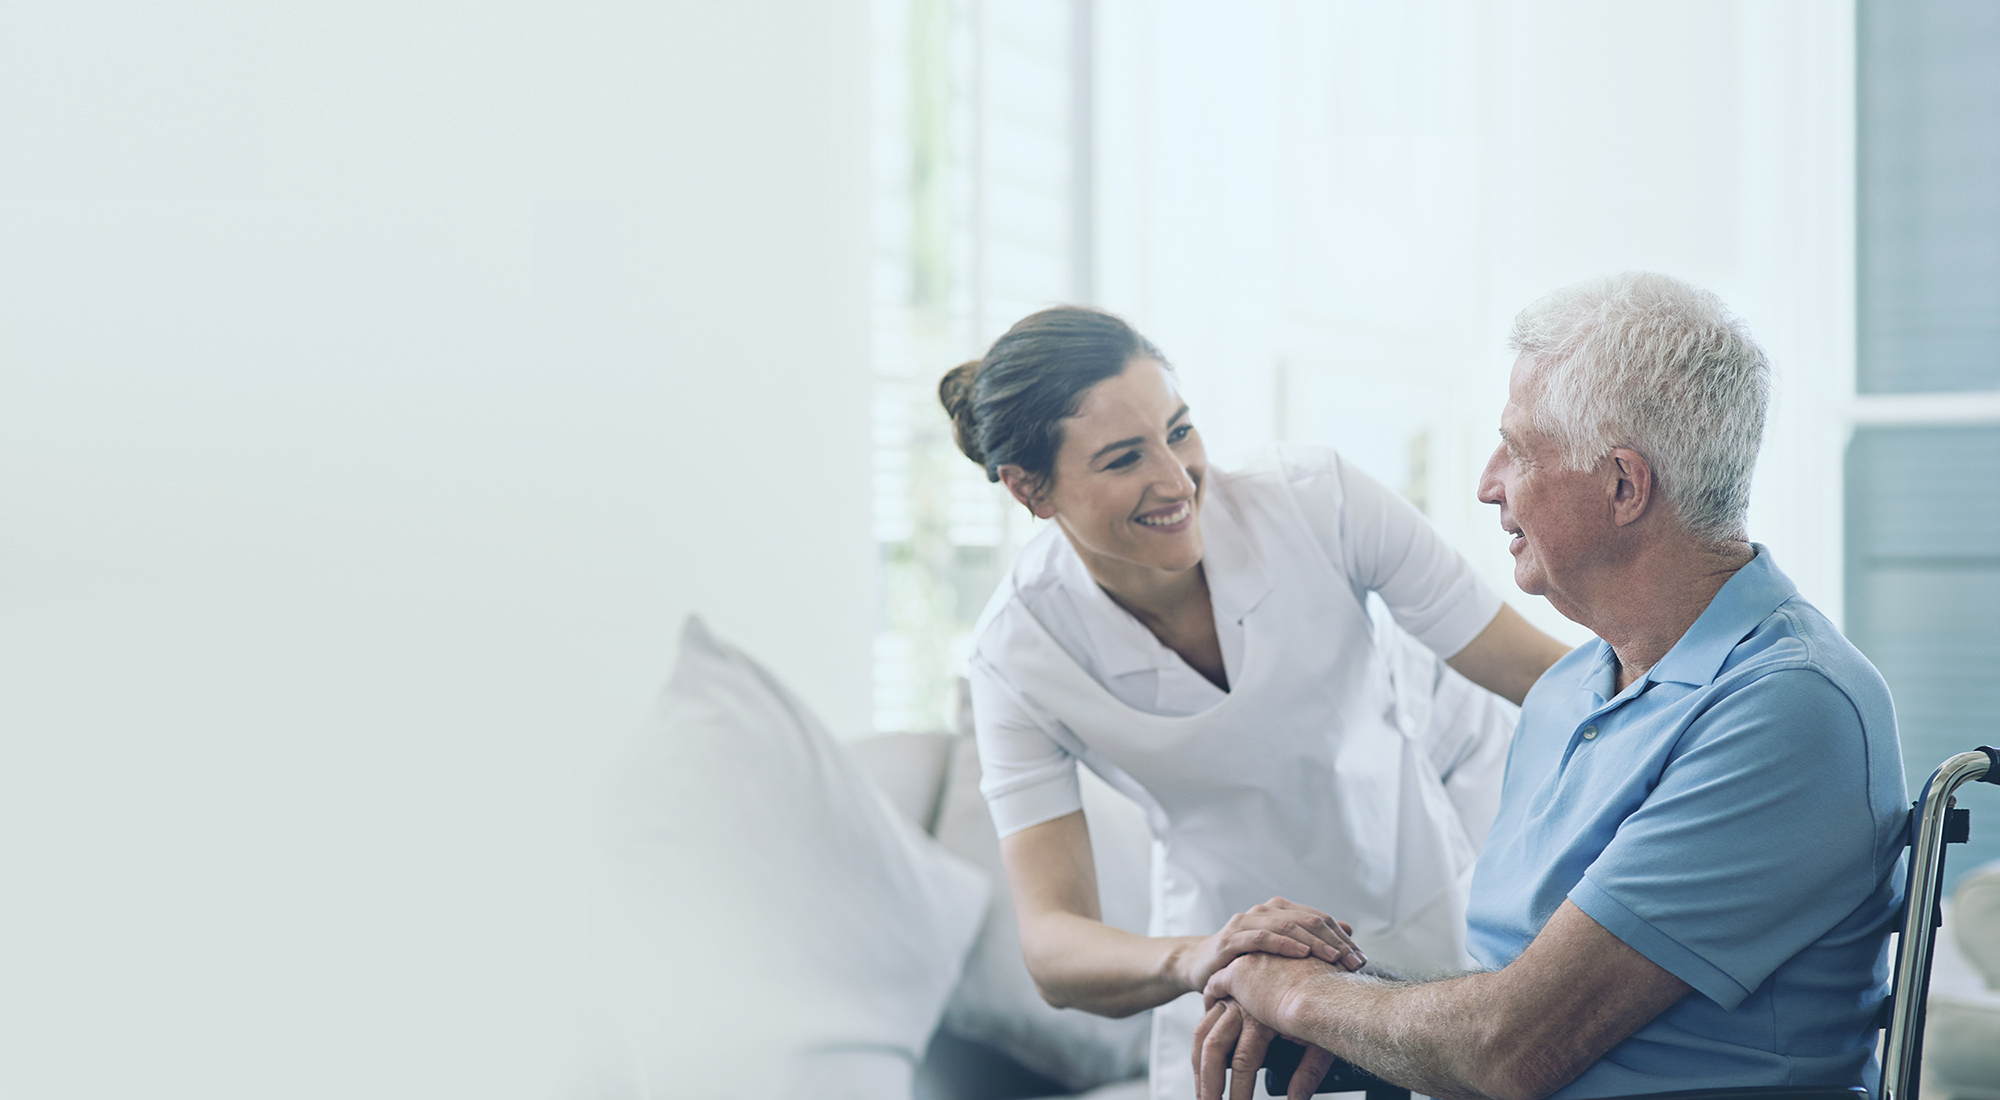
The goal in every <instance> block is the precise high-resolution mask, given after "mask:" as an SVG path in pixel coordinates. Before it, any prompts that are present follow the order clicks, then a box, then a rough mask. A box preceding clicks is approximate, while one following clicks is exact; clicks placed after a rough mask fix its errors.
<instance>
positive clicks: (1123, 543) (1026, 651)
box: [938, 306, 1563, 1096]
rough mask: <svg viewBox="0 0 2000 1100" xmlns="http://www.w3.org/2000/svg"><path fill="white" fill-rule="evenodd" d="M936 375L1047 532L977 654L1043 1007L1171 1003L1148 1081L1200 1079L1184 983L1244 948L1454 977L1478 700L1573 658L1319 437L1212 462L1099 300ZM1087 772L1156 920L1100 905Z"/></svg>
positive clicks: (1140, 349)
mask: <svg viewBox="0 0 2000 1100" xmlns="http://www.w3.org/2000/svg"><path fill="white" fill-rule="evenodd" d="M938 390H939V392H938V396H939V399H940V401H941V402H942V403H943V405H944V407H945V409H946V410H947V411H948V412H949V413H950V414H951V417H952V422H953V427H954V431H955V434H956V436H957V438H958V441H959V445H960V448H961V449H962V450H963V451H964V452H965V454H966V455H967V457H969V458H971V459H972V460H973V461H975V462H977V463H979V464H980V466H981V467H983V468H984V469H985V471H986V475H987V477H988V478H990V479H992V480H994V481H998V482H1001V483H1003V484H1005V485H1006V487H1007V489H1008V491H1009V492H1010V493H1011V494H1012V495H1013V497H1014V499H1015V500H1017V501H1019V502H1020V503H1021V504H1022V505H1023V506H1025V507H1026V508H1027V509H1028V510H1030V511H1031V512H1033V513H1034V515H1036V516H1037V517H1040V518H1042V519H1047V520H1051V521H1053V522H1051V523H1050V524H1049V525H1048V526H1047V527H1045V528H1044V529H1043V530H1042V532H1041V533H1040V534H1038V535H1037V536H1036V537H1035V538H1034V539H1033V540H1032V541H1030V542H1029V543H1028V545H1027V546H1026V548H1025V549H1024V550H1023V551H1022V553H1021V555H1020V557H1019V559H1018V561H1017V562H1016V563H1015V565H1014V567H1013V570H1012V572H1011V574H1010V575H1009V576H1008V577H1007V578H1006V579H1005V580H1003V581H1002V583H1001V585H1000V588H999V590H998V591H997V592H996V593H995V594H994V596H993V599H992V601H991V602H990V603H989V604H988V605H987V609H986V612H985V614H984V615H983V616H981V618H980V623H979V626H978V628H977V629H976V631H975V635H974V643H973V645H974V648H973V653H972V657H971V661H970V665H971V679H972V696H973V725H974V730H975V733H976V734H977V737H978V742H979V752H980V760H981V772H982V776H983V779H982V782H981V790H982V791H983V792H984V794H985V795H986V798H987V803H988V807H989V808H990V810H991V811H992V813H993V817H994V821H995V823H996V825H997V826H998V828H999V831H1000V833H1001V834H1002V837H1003V840H1002V853H1003V857H1004V859H1005V862H1006V866H1007V873H1008V878H1009V880H1010V882H1011V883H1012V885H1013V893H1014V898H1015V906H1016V909H1017V910H1018V913H1019V916H1020V927H1021V944H1022V950H1023V952H1024V954H1025V956H1026V959H1027V964H1028V969H1029V972H1030V974H1032V975H1033V977H1034V979H1035V982H1036V985H1037V986H1038V987H1039V989H1040V990H1041V992H1042V994H1043V996H1044V997H1046V998H1047V999H1048V1000H1049V1001H1050V1003H1052V1004H1056V1005H1059V1006H1067V1007H1076V1008H1082V1009H1085V1010H1087V1011H1091V1012H1096V1013H1100V1014H1103V1015H1110V1016H1125V1015H1130V1014H1131V1013H1134V1012H1139V1011H1143V1010H1145V1009H1149V1008H1159V1009H1160V1010H1159V1011H1157V1012H1155V1013H1154V1017H1153V1021H1154V1042H1153V1066H1152V1074H1153V1077H1152V1080H1153V1090H1154V1095H1156V1096H1168V1095H1184V1094H1191V1093H1192V1092H1193V1081H1192V1079H1191V1076H1190V1069H1189V1065H1188V1053H1189V1050H1190V1047H1189V1042H1190V1039H1191V1036H1192V1034H1193V1029H1194V1025H1195V1023H1196V1022H1197V1020H1198V1018H1199V1015H1200V1011H1199V1007H1200V1001H1199V999H1198V998H1196V997H1192V996H1191V994H1192V993H1193V992H1194V991H1199V990H1200V989H1201V988H1202V986H1203V984H1204V983H1205V982H1206V981H1207V979H1208V977H1209V976H1210V975H1211V974H1213V973H1214V972H1215V971H1216V970H1218V969H1220V968H1221V967H1222V966H1224V965H1227V963H1228V962H1229V961H1230V960H1231V959H1234V958H1236V957H1237V956H1240V955H1243V954H1246V953H1253V952H1269V953H1273V954H1280V955H1288V956H1291V957H1294V958H1304V957H1307V956H1311V957H1315V958H1318V959H1321V960H1322V961H1324V962H1326V963H1329V964H1332V965H1337V966H1342V967H1345V968H1348V969H1356V968H1359V967H1361V966H1363V965H1366V964H1367V963H1368V961H1369V959H1370V958H1371V957H1372V958H1373V959H1374V960H1375V962H1376V963H1378V964H1380V965H1384V966H1388V967H1392V968H1395V969H1398V970H1406V971H1407V970H1423V971H1430V970H1439V969H1451V968H1456V967H1458V966H1460V965H1461V964H1462V963H1463V962H1464V961H1465V957H1464V944H1463V935H1464V933H1463V914H1464V907H1465V885H1466V875H1467V873H1468V872H1469V869H1470V867H1471V863H1472V859H1473V857H1474V855H1475V854H1476V853H1477V850H1478V846H1479V843H1480V842H1481V840H1482V839H1483V837H1484V834H1485V830H1486V826H1487V823H1488V822H1490V820H1491V819H1492V815H1493V811H1494V808H1495V805H1496V804H1495V801H1494V800H1495V798H1496V797H1497V785H1498V780H1499V775H1500V770H1501V765H1502V762H1503V760H1504V756H1505V752H1506V746H1507V739H1508V735H1509V734H1510V732H1511V730H1512V725H1513V709H1512V707H1510V706H1509V705H1508V704H1507V703H1506V702H1504V701H1502V700H1501V699H1500V698H1496V697H1495V695H1493V694H1489V693H1488V692H1489V691H1491V692H1497V693H1498V694H1499V695H1503V696H1506V697H1508V698H1511V699H1514V700H1516V701H1518V700H1519V699H1520V697H1521V696H1522V694H1524V693H1525V691H1526V689H1527V687H1528V685H1529V684H1530V683H1532V682H1533V680H1534V678H1535V677H1536V676H1538V675H1539V674H1540V673H1541V671H1542V670H1543V669H1544V668H1546V667H1547V666H1548V665H1549V663H1550V662H1552V661H1553V660H1554V659H1555V658H1556V657H1557V656H1559V655H1560V654H1561V652H1562V650H1563V647H1561V646H1560V645H1558V644H1556V643H1554V642H1553V641H1552V640H1550V639H1548V638H1547V637H1545V636H1544V635H1542V634H1540V633H1539V632H1538V631H1536V630H1534V629H1533V628H1532V627H1529V626H1528V625H1527V624H1526V623H1525V622H1524V621H1523V620H1522V619H1521V618H1520V616H1518V615H1516V614H1515V613H1514V612H1512V611H1511V610H1509V609H1508V608H1506V607H1505V605H1503V604H1502V603H1501V602H1500V599H1499V597H1498V596H1497V595H1496V594H1494V593H1493V592H1492V591H1491V590H1490V589H1488V588H1487V587H1486V586H1485V585H1484V584H1482V583H1481V582H1480V581H1479V580H1478V579H1477V577H1475V576H1474V574H1473V572H1472V570H1471V568H1470V567H1469V566H1468V565H1467V564H1466V563H1465V561H1464V560H1463V559H1462V558H1460V557H1459V556H1458V554H1456V553H1455V552H1453V551H1452V550H1451V549H1450V548H1449V547H1447V546H1446V545H1445V544H1444V542H1443V541H1442V540H1440V539H1439V538H1438V537H1437V535H1436V533H1435V532H1434V531H1432V530H1431V528H1430V526H1429V524H1428V523H1426V522H1425V520H1424V519H1423V517H1422V516H1421V515H1420V514H1418V513H1417V511H1416V510H1415V509H1414V508H1412V507H1410V506H1409V504H1408V503H1406V502H1405V501H1403V500H1402V499H1401V498H1400V497H1398V496H1396V495H1395V494H1394V493H1392V492H1389V491H1388V490H1385V489H1384V488H1383V487H1382V486H1380V485H1378V484H1376V483H1375V482H1374V481H1373V480H1371V479H1370V478H1368V477H1367V476H1366V475H1365V474H1362V473H1360V472H1359V471H1358V470H1356V469H1354V468H1353V467H1351V466H1348V465H1346V464H1345V463H1343V462H1342V461H1341V459H1340V458H1339V457H1338V456H1337V455H1335V454H1333V453H1332V452H1330V451H1300V452H1291V453H1284V454H1279V455H1275V456H1273V457H1272V458H1271V459H1270V460H1269V461H1267V462H1264V463H1260V464H1258V465H1256V466H1254V467H1252V468H1247V469H1243V470H1236V471H1222V470H1213V469H1211V467H1210V466H1209V463H1208V458H1207V454H1206V452H1205V450H1204V448H1203V444H1202V438H1201V433H1200V431H1199V430H1198V429H1197V428H1196V427H1195V417H1194V414H1193V412H1192V411H1191V410H1190V409H1189V407H1188V404H1187V402H1186V401H1185V400H1184V399H1183V398H1182V396H1181V392H1180V388H1179V386H1178V384H1177V381H1176V378H1175V375H1174V372H1173V368H1172V367H1171V366H1169V365H1168V363H1167V360H1166V357H1165V356H1164V355H1163V354H1161V352H1160V350H1159V349H1158V348H1156V347H1154V346H1153V345H1152V344H1151V343H1149V342H1148V341H1147V340H1146V339H1145V338H1144V337H1142V336H1140V335H1139V334H1138V333H1137V332H1135V331H1134V330H1133V329H1132V328H1131V327H1130V326H1129V325H1127V324H1126V323H1125V322H1124V321H1122V320H1120V319H1118V318H1117V317H1114V316H1112V315H1110V314H1107V313H1103V312H1100V311H1097V310H1091V309H1083V308H1078V307H1068V306H1065V307H1057V308H1054V309H1048V310H1043V311H1042V312H1039V313H1036V314H1033V315H1032V316H1029V317H1028V318H1026V319H1024V320H1022V321H1021V322H1020V323H1019V324H1017V325H1015V326H1014V328H1013V329H1011V330H1009V331H1008V332H1007V334H1006V335H1004V336H1002V337H1001V338H1000V339H999V340H998V341H997V342H995V344H994V345H993V348H992V349H991V350H990V351H989V352H988V353H987V355H986V356H985V357H984V358H983V359H981V360H979V361H977V362H973V363H967V364H965V365H963V366H960V367H958V368H956V369H954V370H953V371H951V372H950V373H949V374H947V375H946V376H945V378H944V379H943V380H942V382H941V383H940V385H939V388H938ZM1371 597H1379V599H1377V600H1375V601H1374V603H1375V605H1376V608H1377V610H1376V611H1371V607H1370V603H1371ZM1381 609H1386V612H1385V613H1381ZM1447 663H1448V665H1449V667H1447ZM1453 669H1456V670H1457V671H1453ZM1460 673H1463V674H1464V675H1460ZM1467 677H1470V680H1468V679H1467ZM1475 684H1476V685H1478V686H1475ZM1481 687H1484V688H1486V689H1488V691H1482V690H1481ZM1078 762H1081V763H1083V764H1085V765H1086V766H1088V767H1090V768H1091V769H1092V770H1093V771H1095V772H1097V773H1098V774H1099V775H1100V776H1102V777H1103V778H1104V779H1105V780H1107V781H1108V782H1110V783H1111V784H1112V785H1113V786H1116V787H1118V788H1119V789H1121V790H1122V791H1124V792H1125V793H1126V794H1127V795H1129V796H1131V797H1132V798H1134V799H1135V800H1136V801H1138V802H1139V804H1140V805H1141V806H1143V807H1145V809H1146V811H1147V814H1148V818H1149V821H1150V824H1151V827H1152V830H1153V834H1154V837H1155V840H1156V841H1157V842H1158V845H1159V847H1158V848H1157V852H1158V853H1159V855H1158V858H1156V860H1155V888H1154V897H1155V899H1156V900H1155V907H1154V913H1153V918H1152V928H1151V931H1152V932H1153V935H1151V936H1137V935H1133V934H1131V933H1127V932H1123V931H1120V930H1118V929H1116V928H1113V927H1111V926H1109V925H1106V924H1104V923H1102V921H1101V920H1100V917H1099V909H1098V898H1097V886H1096V872H1095V869H1094V867H1093V865H1092V863H1091V849H1090V843H1089V829H1088V824H1087V822H1086V821H1085V819H1084V815H1083V812H1082V809H1081V801H1080V797H1079V794H1078V786H1077V777H1076V765H1077V763H1078ZM1288 898H1289V899H1295V900H1287V899H1288ZM1364 952H1365V953H1364ZM1160 1006H1165V1007H1160ZM1324 1065H1325V1063H1324V1062H1323V1061H1322V1062H1309V1063H1308V1066H1307V1069H1308V1071H1310V1070H1311V1069H1313V1068H1314V1067H1315V1066H1317V1067H1318V1068H1323V1067H1324Z"/></svg>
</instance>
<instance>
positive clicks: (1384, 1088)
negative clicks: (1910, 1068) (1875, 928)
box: [1264, 1036, 1849, 1100]
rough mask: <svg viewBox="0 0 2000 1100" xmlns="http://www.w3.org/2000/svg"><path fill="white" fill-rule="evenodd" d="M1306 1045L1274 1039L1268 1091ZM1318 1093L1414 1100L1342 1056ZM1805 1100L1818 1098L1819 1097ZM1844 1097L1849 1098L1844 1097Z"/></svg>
mask: <svg viewBox="0 0 2000 1100" xmlns="http://www.w3.org/2000/svg"><path fill="white" fill-rule="evenodd" d="M1305 1056H1306V1048H1305V1047H1303V1046H1300V1045H1299V1044H1297V1043H1294V1042H1292V1041H1291V1040H1290V1039H1286V1038H1283V1037H1282V1036H1281V1037H1279V1038H1276V1039H1272V1040H1271V1049H1269V1050H1267V1051H1265V1052H1264V1092H1265V1093H1266V1094H1267V1095H1270V1096H1283V1095H1285V1086H1287V1085H1289V1084H1290V1083H1291V1080H1292V1071H1294V1070H1296V1069H1298V1068H1299V1063H1300V1062H1302V1061H1304V1060H1305ZM1313 1092H1314V1093H1316V1094H1317V1093H1322V1092H1366V1093H1367V1094H1368V1100H1410V1090H1409V1089H1406V1088H1404V1087H1403V1086H1401V1085H1392V1084H1390V1083H1389V1082H1387V1081H1384V1080H1382V1079H1381V1078H1380V1077H1377V1076H1375V1075H1374V1074H1372V1073H1370V1072H1368V1071H1367V1070H1365V1069H1362V1068H1360V1067H1359V1066H1355V1065H1353V1064H1351V1063H1348V1062H1343V1061H1341V1060H1340V1059H1339V1058H1335V1059H1334V1060H1333V1068H1331V1069H1329V1070H1327V1071H1326V1076H1325V1077H1323V1078H1321V1079H1320V1083H1319V1087H1318V1088H1316V1089H1314V1090H1313ZM1801 1100H1817V1098H1816V1097H1808V1098H1801ZM1840 1100H1849V1098H1848V1097H1841V1098H1840Z"/></svg>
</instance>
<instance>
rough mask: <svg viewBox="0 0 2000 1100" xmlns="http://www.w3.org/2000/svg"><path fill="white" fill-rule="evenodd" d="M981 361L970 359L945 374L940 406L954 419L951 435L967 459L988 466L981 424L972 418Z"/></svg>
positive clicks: (940, 394) (939, 390)
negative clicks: (980, 439)
mask: <svg viewBox="0 0 2000 1100" xmlns="http://www.w3.org/2000/svg"><path fill="white" fill-rule="evenodd" d="M981 362H982V360H979V359H971V360H967V361H966V362H963V363H960V364H959V365H958V366H955V367H953V368H951V369H950V370H948V371H946V372H944V377H943V378H941V379H939V380H938V404H940V405H943V406H944V411H945V414H946V415H947V416H949V417H951V436H952V439H954V440H955V441H957V443H958V449H959V450H960V451H963V452H964V453H965V457H967V458H969V459H971V460H972V461H974V462H977V463H979V464H980V465H981V466H985V465H986V452H985V451H983V450H981V449H980V447H979V424H978V422H977V421H976V420H974V419H973V415H972V389H973V386H974V384H976V383H977V382H978V381H979V367H980V364H981Z"/></svg>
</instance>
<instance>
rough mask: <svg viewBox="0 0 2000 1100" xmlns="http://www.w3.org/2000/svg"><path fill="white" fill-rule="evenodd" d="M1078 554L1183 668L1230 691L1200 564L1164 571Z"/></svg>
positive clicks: (1093, 576) (1094, 576)
mask: <svg viewBox="0 0 2000 1100" xmlns="http://www.w3.org/2000/svg"><path fill="white" fill-rule="evenodd" d="M1079 554H1080V556H1082V557H1083V564H1084V567H1085V568H1086V569H1088V570H1089V571H1090V577H1091V579H1092V580H1094V581H1096V582H1097V586H1098V587H1099V588H1102V589H1103V590H1104V594H1105V595H1107V596H1109V597H1111V600H1112V602H1113V603H1116V604H1117V605H1118V606H1120V607H1122V608H1124V609H1125V610H1127V611H1129V612H1131V613H1132V617H1133V618H1135V619H1137V620H1139V622H1140V624H1141V625H1142V626H1144V627H1145V628H1146V629H1147V630H1149V631H1151V632H1152V634H1153V637H1155V638H1157V639H1159V642H1160V644H1161V645H1164V646H1166V647H1167V648H1168V649H1171V650H1173V651H1174V652H1175V653H1178V654H1180V656H1181V659H1182V660H1184V661H1186V662H1187V663H1188V667H1190V668H1192V669H1194V670H1195V671H1196V672H1199V673H1201V674H1202V675H1203V676H1205V677H1207V678H1208V681H1209V682H1210V683H1212V684H1214V685H1215V686H1216V687H1218V688H1221V689H1222V690H1223V691H1228V690H1229V676H1228V673H1227V671H1226V670H1225V669H1224V667H1223V660H1222V642H1221V638H1220V637H1219V636H1218V635H1217V633H1216V629H1215V607H1214V605H1213V604H1211V603H1210V602H1209V593H1208V573H1207V571H1206V570H1205V569H1204V568H1203V566H1202V565H1201V563H1199V562H1197V563H1196V564H1195V566H1194V568H1192V569H1183V570H1181V571H1179V572H1177V573H1167V572H1162V571H1160V570H1157V569H1141V568H1136V567H1133V566H1131V565H1130V564H1129V563H1124V562H1117V563H1105V562H1093V561H1092V560H1091V558H1090V556H1089V555H1087V554H1082V553H1081V551H1079ZM1119 566H1123V567H1124V568H1119Z"/></svg>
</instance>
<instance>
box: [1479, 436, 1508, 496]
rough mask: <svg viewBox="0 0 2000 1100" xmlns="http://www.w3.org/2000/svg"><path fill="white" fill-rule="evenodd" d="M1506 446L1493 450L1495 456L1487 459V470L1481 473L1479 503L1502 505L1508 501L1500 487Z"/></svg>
mask: <svg viewBox="0 0 2000 1100" xmlns="http://www.w3.org/2000/svg"><path fill="white" fill-rule="evenodd" d="M1504 450H1506V448H1505V447H1504V446H1501V447H1495V448H1493V454H1492V455H1491V456H1489V457H1488V458H1487V459H1486V468H1485V469H1484V470H1481V471H1480V472H1479V503H1481V504H1501V503H1504V502H1505V501H1506V499H1507V494H1506V492H1505V491H1504V490H1503V489H1502V488H1501V485H1500V463H1501V461H1502V459H1503V458H1504V455H1503V454H1502V452H1503V451H1504Z"/></svg>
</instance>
